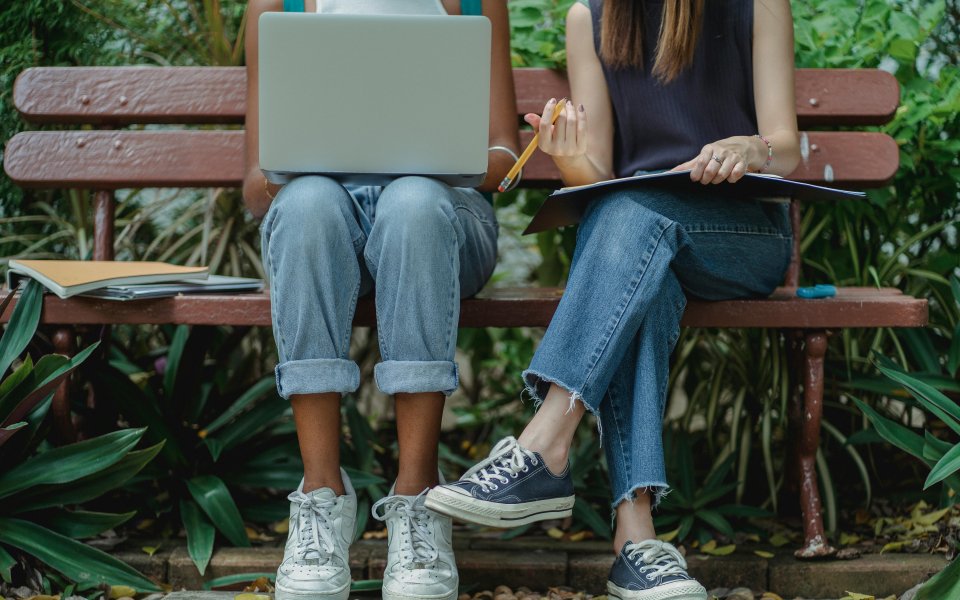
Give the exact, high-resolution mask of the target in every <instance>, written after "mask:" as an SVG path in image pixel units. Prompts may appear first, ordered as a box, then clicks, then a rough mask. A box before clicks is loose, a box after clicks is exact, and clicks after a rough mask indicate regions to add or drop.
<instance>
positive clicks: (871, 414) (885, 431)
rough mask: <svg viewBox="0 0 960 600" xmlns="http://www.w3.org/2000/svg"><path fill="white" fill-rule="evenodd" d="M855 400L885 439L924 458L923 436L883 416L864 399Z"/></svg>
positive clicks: (921, 458)
mask: <svg viewBox="0 0 960 600" xmlns="http://www.w3.org/2000/svg"><path fill="white" fill-rule="evenodd" d="M853 401H854V402H855V403H856V405H857V406H858V407H860V410H862V411H863V413H864V414H865V415H867V418H868V419H870V422H871V423H873V426H874V427H875V428H876V429H877V433H879V434H880V435H881V436H882V437H883V439H885V440H887V441H888V442H890V443H891V444H893V445H894V446H896V447H897V448H900V449H901V450H903V451H904V452H907V453H909V454H912V455H913V456H915V457H917V458H919V459H920V460H923V444H924V441H923V438H922V437H920V436H919V435H917V434H915V433H914V432H912V431H910V430H909V429H907V428H906V427H904V426H903V425H900V424H899V423H894V422H893V421H891V420H890V419H887V418H886V417H881V416H880V413H878V412H877V411H875V410H873V409H872V408H871V407H870V406H868V405H867V404H866V403H864V402H863V401H861V400H858V399H856V398H854V399H853Z"/></svg>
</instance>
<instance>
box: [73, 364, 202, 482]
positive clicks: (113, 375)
mask: <svg viewBox="0 0 960 600" xmlns="http://www.w3.org/2000/svg"><path fill="white" fill-rule="evenodd" d="M90 380H91V381H92V382H93V384H94V386H96V388H97V389H98V390H99V391H100V393H102V394H105V395H109V396H110V397H111V398H113V399H114V401H115V402H116V404H117V406H118V407H119V408H120V412H121V413H123V414H124V415H125V416H126V417H127V418H128V419H130V420H131V422H132V423H134V424H136V425H140V426H142V427H146V428H147V433H146V434H145V435H144V437H145V438H146V440H147V441H148V442H154V443H158V442H165V443H164V445H163V456H164V458H165V459H166V460H167V461H168V462H170V463H171V464H173V465H181V466H185V465H187V463H188V460H187V457H186V453H185V452H184V451H183V449H182V448H181V445H180V444H181V440H180V436H178V435H175V434H174V431H173V430H172V429H171V428H170V426H169V425H168V424H167V422H166V420H164V418H163V415H161V414H160V410H159V409H158V407H157V402H156V401H155V398H154V397H153V396H152V395H151V394H149V393H147V392H145V391H144V390H142V389H140V387H139V386H137V385H136V384H135V383H134V382H133V381H132V380H131V379H130V377H129V376H128V375H126V374H124V373H123V372H122V371H120V370H118V369H112V368H101V369H95V370H93V372H92V373H90Z"/></svg>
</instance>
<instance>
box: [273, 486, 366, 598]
mask: <svg viewBox="0 0 960 600" xmlns="http://www.w3.org/2000/svg"><path fill="white" fill-rule="evenodd" d="M340 476H341V477H342V478H343V487H344V488H345V489H346V494H344V495H343V496H338V495H337V494H336V493H335V492H334V491H333V490H332V489H330V488H320V489H318V490H314V491H312V492H307V493H304V491H303V482H302V481H301V482H300V487H298V488H297V491H295V492H293V493H291V494H290V495H289V496H288V497H287V498H288V499H289V500H290V529H289V531H288V533H287V544H286V546H285V547H284V550H283V562H282V563H280V568H279V569H277V584H276V600H307V599H309V600H346V599H347V597H348V596H349V595H350V559H349V551H350V543H351V542H352V541H353V536H354V529H355V527H356V522H357V494H356V492H355V491H354V490H353V486H352V485H351V483H350V478H349V477H347V474H346V472H345V471H344V470H343V469H341V470H340Z"/></svg>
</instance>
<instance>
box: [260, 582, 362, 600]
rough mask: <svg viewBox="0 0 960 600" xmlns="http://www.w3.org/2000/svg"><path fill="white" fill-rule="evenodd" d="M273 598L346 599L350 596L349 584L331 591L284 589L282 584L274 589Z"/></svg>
mask: <svg viewBox="0 0 960 600" xmlns="http://www.w3.org/2000/svg"><path fill="white" fill-rule="evenodd" d="M273 597H274V600H347V599H348V598H349V597H350V584H349V583H348V584H347V585H346V586H345V587H343V588H341V589H339V590H334V591H332V592H301V591H293V590H286V589H284V588H283V587H282V586H279V585H278V586H276V588H275V589H274V595H273Z"/></svg>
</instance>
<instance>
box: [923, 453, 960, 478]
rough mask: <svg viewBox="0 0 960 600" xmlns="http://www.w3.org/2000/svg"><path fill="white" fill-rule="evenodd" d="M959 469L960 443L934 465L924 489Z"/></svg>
mask: <svg viewBox="0 0 960 600" xmlns="http://www.w3.org/2000/svg"><path fill="white" fill-rule="evenodd" d="M957 471H960V444H957V445H956V446H954V447H953V448H952V449H951V450H950V451H948V452H947V453H946V454H944V455H943V458H941V459H940V461H939V462H938V463H937V464H935V465H934V466H933V469H931V470H930V474H929V475H927V481H926V482H924V484H923V489H927V488H929V487H930V486H932V485H934V484H937V483H940V482H941V481H943V480H944V479H946V478H947V477H950V476H951V475H953V474H954V473H956V472H957Z"/></svg>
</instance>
